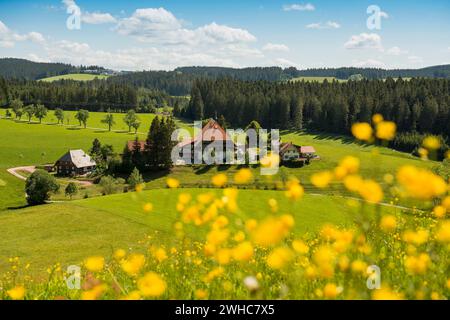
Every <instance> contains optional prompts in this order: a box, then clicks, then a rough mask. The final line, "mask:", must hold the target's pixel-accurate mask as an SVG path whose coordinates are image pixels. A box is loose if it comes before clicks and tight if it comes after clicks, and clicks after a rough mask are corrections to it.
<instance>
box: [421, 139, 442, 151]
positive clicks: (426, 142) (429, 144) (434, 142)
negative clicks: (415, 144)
mask: <svg viewBox="0 0 450 320" xmlns="http://www.w3.org/2000/svg"><path fill="white" fill-rule="evenodd" d="M422 145H423V146H424V147H425V148H427V149H428V150H438V149H439V148H440V147H441V141H440V140H439V138H438V137H435V136H428V137H426V138H425V139H423V143H422Z"/></svg>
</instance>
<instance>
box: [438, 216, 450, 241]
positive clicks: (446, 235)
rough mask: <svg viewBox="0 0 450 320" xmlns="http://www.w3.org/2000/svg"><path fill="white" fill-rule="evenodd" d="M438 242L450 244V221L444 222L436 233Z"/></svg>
mask: <svg viewBox="0 0 450 320" xmlns="http://www.w3.org/2000/svg"><path fill="white" fill-rule="evenodd" d="M436 240H437V241H439V242H446V243H449V242H450V220H446V221H444V222H442V223H441V224H440V225H439V227H438V229H437V231H436Z"/></svg>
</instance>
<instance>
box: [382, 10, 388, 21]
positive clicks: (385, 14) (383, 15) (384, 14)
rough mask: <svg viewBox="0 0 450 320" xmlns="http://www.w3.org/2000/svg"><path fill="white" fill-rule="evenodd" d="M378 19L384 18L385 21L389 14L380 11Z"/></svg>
mask: <svg viewBox="0 0 450 320" xmlns="http://www.w3.org/2000/svg"><path fill="white" fill-rule="evenodd" d="M380 17H381V18H385V19H389V14H387V12H384V11H380Z"/></svg>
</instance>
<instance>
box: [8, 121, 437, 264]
mask: <svg viewBox="0 0 450 320" xmlns="http://www.w3.org/2000/svg"><path fill="white" fill-rule="evenodd" d="M70 114H71V116H72V117H73V113H72V112H71V113H70ZM104 115H105V114H104V113H91V117H90V119H89V122H88V129H83V128H80V127H78V125H77V124H76V123H72V125H73V126H72V125H71V126H61V125H56V124H54V122H55V121H54V118H53V117H54V116H53V115H52V112H50V114H49V115H48V116H47V118H46V119H44V123H42V124H38V123H36V122H32V123H31V124H29V123H26V122H16V121H13V120H8V119H0V134H1V136H2V137H3V138H2V139H1V140H0V181H1V184H0V233H1V234H2V246H1V247H0V269H2V268H6V267H7V262H6V261H7V259H8V258H9V257H11V256H20V257H21V258H22V260H23V261H27V262H30V263H31V264H32V270H36V272H39V271H42V268H43V267H46V266H48V265H49V264H51V263H53V262H61V263H64V264H68V263H78V262H80V261H81V259H83V258H84V257H86V256H88V255H93V254H103V255H108V254H110V253H111V252H112V250H113V248H117V247H123V248H130V247H136V246H139V240H141V239H143V238H144V237H145V236H146V235H149V234H154V233H155V232H157V233H158V236H157V241H158V242H161V243H165V244H166V245H170V243H171V241H172V238H173V234H171V232H172V227H173V223H174V222H175V220H176V217H177V213H176V210H175V203H176V199H177V197H178V194H179V193H180V192H183V191H187V192H189V193H191V194H193V195H197V194H199V193H202V192H209V191H212V192H214V193H220V192H221V191H220V190H215V189H210V187H211V182H210V181H211V177H212V176H214V175H215V174H217V173H225V174H226V175H227V176H228V178H229V181H232V179H233V175H234V174H235V173H236V172H237V171H238V169H239V167H238V166H211V167H207V166H193V167H175V168H174V169H173V170H172V171H171V172H170V173H164V174H147V175H145V178H146V182H147V183H146V190H145V191H144V192H142V193H134V192H130V193H123V194H117V195H112V196H104V197H96V198H89V199H79V200H74V201H68V199H67V198H65V197H64V195H62V194H59V195H56V196H55V197H54V198H53V200H58V201H63V202H58V203H53V204H48V205H43V206H37V207H26V202H25V195H24V190H23V189H24V182H23V181H21V180H19V179H17V178H16V177H13V176H12V175H10V174H8V173H7V172H6V169H8V168H11V167H17V166H26V165H38V164H45V163H53V162H54V161H56V160H57V159H58V158H59V157H60V156H61V155H62V154H64V153H65V152H66V151H67V150H68V149H78V148H81V149H84V150H85V151H87V150H89V148H90V146H91V144H92V141H93V140H94V139H95V138H98V139H99V140H100V141H101V142H102V143H104V144H111V145H113V146H114V149H115V150H116V152H121V151H122V150H123V147H124V145H125V143H126V141H128V140H133V139H134V138H135V134H133V133H127V132H125V129H126V128H125V127H124V124H123V125H122V127H119V122H120V120H119V118H120V117H121V116H123V115H120V114H115V117H116V118H117V123H118V124H117V126H118V127H117V130H118V131H114V132H108V131H106V130H105V129H104V128H102V127H104V125H103V126H102V123H101V122H100V120H101V119H102V118H103V117H104ZM154 116H155V115H150V114H146V115H140V117H141V120H143V126H142V129H140V130H139V131H140V132H145V131H146V130H147V129H148V127H149V125H150V122H151V120H152V119H153V117H154ZM70 122H75V120H74V119H73V118H72V119H71V120H70ZM178 123H179V125H180V126H182V127H184V128H188V129H189V124H187V123H184V122H181V121H179V122H178ZM96 127H99V128H102V129H93V128H96ZM113 129H116V128H113ZM139 136H140V138H143V137H145V136H144V135H139ZM282 140H283V141H285V142H289V141H292V142H294V143H296V144H299V145H312V146H314V147H315V148H316V150H317V153H318V155H319V156H320V157H321V160H320V161H313V162H312V163H311V164H310V165H306V166H304V167H281V168H280V171H279V173H278V174H277V175H276V176H274V177H271V178H266V177H262V176H260V175H259V170H260V169H259V168H258V167H252V170H253V174H254V176H255V181H254V183H253V184H251V185H247V186H242V188H243V189H242V190H240V193H239V201H238V203H239V206H240V209H241V210H240V212H239V213H238V215H237V216H236V219H237V220H236V223H239V221H240V219H245V218H248V217H261V215H262V214H263V213H264V212H267V208H268V207H267V200H268V199H270V198H275V199H278V200H280V201H279V202H280V206H281V212H290V213H293V214H294V215H296V218H297V219H296V221H300V222H299V223H298V224H297V226H296V227H295V228H296V229H295V232H298V233H304V232H307V231H313V230H316V229H317V228H318V227H319V226H320V225H322V224H324V223H335V224H337V225H342V224H349V223H351V222H352V221H353V219H354V216H353V215H352V212H353V213H354V212H355V211H356V209H353V207H352V206H349V204H348V200H346V199H345V198H342V197H340V196H338V195H339V192H336V193H335V192H333V188H330V191H327V193H326V194H321V195H318V193H321V192H320V191H319V190H317V189H315V188H313V187H312V185H311V183H310V182H309V178H310V176H311V175H312V174H313V173H316V172H319V171H322V170H328V169H332V168H333V167H335V166H336V165H337V163H338V162H339V160H340V159H342V158H343V157H345V156H348V155H352V156H357V157H359V158H360V160H361V173H362V175H364V176H366V177H372V178H375V179H377V180H378V181H381V180H382V177H383V175H384V174H386V173H392V172H395V170H396V169H397V168H398V167H399V166H401V165H405V164H412V165H416V166H423V167H432V166H433V165H434V163H433V162H423V161H420V160H419V159H417V158H414V157H412V156H410V155H408V154H405V153H401V152H396V151H393V150H390V149H387V148H383V147H373V146H364V145H359V144H357V143H354V142H353V140H352V139H350V138H344V137H339V136H332V135H320V134H306V133H301V132H283V133H282ZM291 176H295V177H297V178H298V179H299V180H300V181H301V182H302V184H303V185H304V186H305V190H306V193H307V194H306V195H305V197H304V199H302V201H300V202H297V203H296V204H295V205H294V206H292V204H290V203H289V202H288V201H285V200H284V199H285V198H284V192H282V191H276V190H273V189H275V187H276V185H277V182H278V181H285V180H286V179H288V178H289V177H291ZM167 177H173V178H176V179H178V180H179V181H180V182H181V187H182V188H183V189H180V190H169V189H166V179H167ZM207 188H208V189H207ZM250 189H252V190H250ZM336 190H339V188H336ZM97 193H98V192H97ZM82 195H83V194H81V192H80V195H79V196H78V198H81V197H82ZM256 199H257V201H255V200H256ZM386 201H389V199H386ZM147 202H151V203H152V204H153V205H154V210H153V211H152V212H151V213H145V212H144V211H143V209H142V206H143V204H144V203H147ZM383 210H399V209H396V208H394V207H391V208H388V207H384V209H383ZM190 236H191V237H193V238H195V237H197V236H198V235H197V234H195V233H192V234H191V235H190Z"/></svg>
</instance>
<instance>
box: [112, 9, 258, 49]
mask: <svg viewBox="0 0 450 320" xmlns="http://www.w3.org/2000/svg"><path fill="white" fill-rule="evenodd" d="M116 31H117V32H118V33H119V34H121V35H127V36H132V37H135V38H136V39H137V40H139V41H142V42H152V43H155V44H161V45H168V44H170V45H189V46H196V45H197V46H198V45H205V44H216V43H218V44H230V43H248V42H254V41H256V37H255V36H254V35H252V34H251V33H250V32H249V31H247V30H244V29H240V28H233V27H229V26H226V25H220V24H217V23H216V22H212V23H210V24H207V25H204V26H202V27H199V28H196V29H188V28H185V27H183V23H182V21H180V20H179V19H177V18H176V17H175V15H173V14H172V13H171V12H170V11H167V10H166V9H164V8H158V9H156V8H146V9H137V10H136V11H135V12H134V13H133V15H132V16H131V17H128V18H124V19H122V20H120V21H119V23H118V24H117V27H116Z"/></svg>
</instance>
